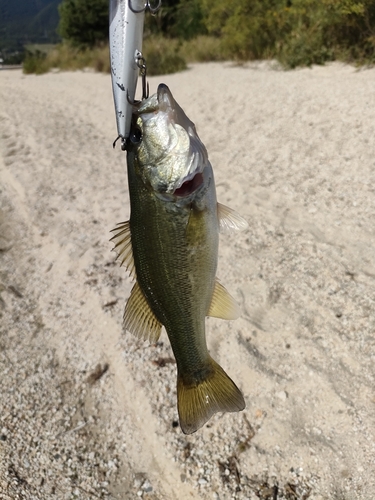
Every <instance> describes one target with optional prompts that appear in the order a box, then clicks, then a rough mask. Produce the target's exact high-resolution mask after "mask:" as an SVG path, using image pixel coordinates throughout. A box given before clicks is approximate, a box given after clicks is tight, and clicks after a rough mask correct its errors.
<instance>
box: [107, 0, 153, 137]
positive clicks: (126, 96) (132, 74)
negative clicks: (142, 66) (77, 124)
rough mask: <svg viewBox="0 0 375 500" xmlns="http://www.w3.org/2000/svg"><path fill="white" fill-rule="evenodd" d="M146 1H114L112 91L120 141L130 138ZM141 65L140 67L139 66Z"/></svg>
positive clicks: (112, 18)
mask: <svg viewBox="0 0 375 500" xmlns="http://www.w3.org/2000/svg"><path fill="white" fill-rule="evenodd" d="M144 17H145V2H144V0H110V4H109V49H110V59H111V77H112V90H113V98H114V104H115V112H116V121H117V131H118V135H119V137H121V138H122V139H123V141H124V140H125V139H127V138H128V137H129V131H130V124H131V118H132V112H133V109H132V103H133V101H134V97H135V91H136V87H137V80H138V70H139V66H138V64H139V63H138V61H139V58H140V57H141V56H142V38H143V24H144ZM137 63H138V64H137Z"/></svg>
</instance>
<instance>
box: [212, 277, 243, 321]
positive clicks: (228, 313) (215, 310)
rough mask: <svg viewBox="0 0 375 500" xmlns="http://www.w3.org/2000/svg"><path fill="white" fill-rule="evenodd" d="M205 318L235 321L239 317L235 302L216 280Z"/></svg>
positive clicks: (238, 309)
mask: <svg viewBox="0 0 375 500" xmlns="http://www.w3.org/2000/svg"><path fill="white" fill-rule="evenodd" d="M207 316H212V317H214V318H221V319H237V318H238V317H239V316H241V309H240V308H239V306H238V304H237V302H236V301H235V300H234V298H233V297H232V296H231V295H230V294H229V292H228V291H227V289H226V288H225V287H223V285H222V284H221V283H220V282H219V281H218V279H217V278H216V280H215V288H214V292H213V294H212V299H211V304H210V307H209V310H208V313H207Z"/></svg>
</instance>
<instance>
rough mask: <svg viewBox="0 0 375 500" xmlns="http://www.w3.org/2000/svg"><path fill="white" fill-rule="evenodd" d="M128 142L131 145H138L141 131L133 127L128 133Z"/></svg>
mask: <svg viewBox="0 0 375 500" xmlns="http://www.w3.org/2000/svg"><path fill="white" fill-rule="evenodd" d="M129 139H130V141H131V142H132V143H133V144H136V145H137V144H140V143H141V141H142V130H141V129H140V128H139V127H134V128H133V129H132V130H131V131H130V136H129Z"/></svg>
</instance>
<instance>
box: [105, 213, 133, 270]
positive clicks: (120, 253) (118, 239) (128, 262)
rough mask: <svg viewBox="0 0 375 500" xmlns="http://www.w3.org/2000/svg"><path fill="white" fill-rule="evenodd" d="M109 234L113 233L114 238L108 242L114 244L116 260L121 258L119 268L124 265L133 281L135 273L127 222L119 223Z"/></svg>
mask: <svg viewBox="0 0 375 500" xmlns="http://www.w3.org/2000/svg"><path fill="white" fill-rule="evenodd" d="M111 233H114V236H112V238H111V239H110V240H109V241H113V242H114V243H115V246H114V247H113V250H115V251H116V252H117V259H120V258H121V262H120V266H122V265H123V264H125V267H126V269H127V271H128V272H129V274H130V276H131V277H132V278H134V279H135V278H136V273H135V266H134V259H133V248H132V240H131V233H130V224H129V221H126V222H120V223H119V224H117V227H116V228H115V229H112V231H111Z"/></svg>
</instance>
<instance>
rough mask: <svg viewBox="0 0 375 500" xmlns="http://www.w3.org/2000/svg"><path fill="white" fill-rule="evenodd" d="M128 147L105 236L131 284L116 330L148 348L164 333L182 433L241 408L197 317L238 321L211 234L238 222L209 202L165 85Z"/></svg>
mask: <svg viewBox="0 0 375 500" xmlns="http://www.w3.org/2000/svg"><path fill="white" fill-rule="evenodd" d="M127 150H128V152H127V164H128V181H129V193H130V205H131V215H130V220H129V221H128V222H125V223H122V224H119V225H118V227H117V228H116V229H114V230H113V231H114V232H115V236H114V237H113V238H112V240H113V241H114V242H115V249H116V250H117V253H118V254H119V257H120V258H121V264H125V265H126V267H127V269H128V270H129V272H130V274H131V275H132V276H133V277H134V278H135V279H136V283H135V285H134V287H133V289H132V291H131V294H130V297H129V299H128V301H127V304H126V307H125V313H124V325H125V328H126V329H127V330H128V331H130V332H131V333H133V334H135V335H137V336H138V337H140V338H142V339H149V340H150V341H151V342H156V341H157V340H158V338H159V336H160V332H161V328H162V326H164V327H165V329H166V331H167V334H168V337H169V340H170V343H171V346H172V350H173V353H174V356H175V358H176V363H177V403H178V413H179V419H180V426H181V429H182V431H183V432H184V433H185V434H191V433H193V432H195V431H196V430H197V429H199V428H200V427H201V426H202V425H204V423H205V422H207V420H209V419H210V418H211V416H212V415H213V414H214V413H216V412H233V411H240V410H243V409H244V408H245V402H244V398H243V396H242V394H241V392H240V390H239V389H238V388H237V386H236V385H235V384H234V382H233V381H232V380H231V379H230V378H229V377H228V375H227V374H226V373H225V371H224V370H223V369H222V368H221V366H219V365H218V364H217V363H216V362H215V361H214V360H213V359H212V358H211V356H210V354H209V352H208V349H207V345H206V337H205V318H206V316H215V317H220V318H224V319H235V318H237V317H238V316H239V313H240V311H239V308H238V306H237V304H236V303H235V301H234V299H233V298H232V297H231V296H230V295H229V293H228V292H227V291H226V289H225V288H224V287H223V286H222V285H221V284H220V283H219V281H218V280H217V279H216V268H217V261H218V244H219V229H220V228H223V229H231V228H232V229H243V228H245V227H247V223H246V221H245V220H244V219H242V217H240V216H239V215H238V214H237V213H236V212H234V211H232V210H231V209H229V208H227V207H225V206H223V205H221V204H218V203H217V201H216V191H215V183H214V175H213V170H212V167H211V164H210V162H209V160H208V155H207V151H206V148H205V146H204V145H203V144H202V142H201V140H200V139H199V137H198V135H197V132H196V129H195V125H194V123H193V122H192V121H191V120H189V118H188V117H187V116H186V114H185V113H184V111H183V110H182V108H181V107H180V106H179V105H178V104H177V102H176V101H175V100H174V98H173V96H172V94H171V92H170V90H169V88H168V87H167V86H166V85H164V84H161V85H159V87H158V90H157V93H156V94H154V95H153V96H151V97H149V98H148V99H146V100H144V101H142V102H141V103H140V104H139V105H138V107H137V109H135V111H134V114H133V120H132V127H131V130H130V136H129V141H128V147H127Z"/></svg>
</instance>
